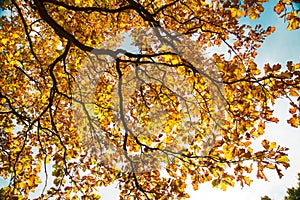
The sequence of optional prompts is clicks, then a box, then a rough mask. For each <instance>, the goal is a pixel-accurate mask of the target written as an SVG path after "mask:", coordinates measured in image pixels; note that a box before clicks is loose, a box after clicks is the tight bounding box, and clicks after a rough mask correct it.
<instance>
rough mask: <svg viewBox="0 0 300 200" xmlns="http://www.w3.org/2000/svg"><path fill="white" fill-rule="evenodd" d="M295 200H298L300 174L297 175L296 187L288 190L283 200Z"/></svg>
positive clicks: (299, 196) (299, 194) (299, 197)
mask: <svg viewBox="0 0 300 200" xmlns="http://www.w3.org/2000/svg"><path fill="white" fill-rule="evenodd" d="M297 199H300V173H298V187H297V188H294V187H292V188H288V190H287V196H285V197H284V200H297Z"/></svg>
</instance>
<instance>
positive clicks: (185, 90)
mask: <svg viewBox="0 0 300 200" xmlns="http://www.w3.org/2000/svg"><path fill="white" fill-rule="evenodd" d="M263 2H266V0H264V1H256V0H255V1H254V0H249V1H237V0H232V1H228V0H226V1H223V0H211V1H204V0H200V1H194V0H191V1H184V0H164V1H162V0H153V1H146V0H145V1H134V0H121V1H115V0H85V1H82V0H75V1H71V0H10V1H6V3H5V4H1V6H2V7H3V8H4V9H6V10H8V11H10V12H11V14H10V16H3V17H2V23H1V26H2V28H1V29H0V32H1V34H0V52H1V54H0V66H1V67H0V83H1V88H0V122H1V123H0V163H1V165H0V176H1V177H3V178H7V179H9V180H10V183H9V185H8V186H6V187H4V188H2V189H1V195H5V196H6V197H7V198H11V199H14V198H18V197H25V198H26V197H28V195H29V194H30V193H31V192H34V191H35V190H36V188H37V187H38V186H41V187H42V188H43V189H42V192H41V194H39V195H40V197H39V199H48V198H50V197H55V198H58V199H59V198H66V199H69V198H73V199H77V198H87V199H97V198H100V197H99V196H98V194H97V188H98V187H100V186H107V185H110V184H112V183H114V182H118V185H119V189H120V199H131V198H133V199H175V198H178V199H183V198H186V197H188V196H189V195H188V194H187V193H186V192H185V188H186V184H187V180H188V177H190V178H191V180H192V185H193V188H194V189H195V190H197V189H198V185H199V184H201V183H203V182H211V183H212V185H213V186H214V187H219V188H221V189H224V190H225V189H226V187H227V186H234V184H235V183H236V182H238V183H239V184H241V185H242V186H244V185H245V184H246V185H250V183H251V181H252V180H251V179H250V178H249V174H250V173H252V172H253V171H254V172H255V171H256V174H257V178H262V179H265V180H267V177H266V176H265V174H264V171H265V170H266V169H271V170H275V171H276V172H277V174H278V175H279V176H280V177H282V176H283V174H282V172H281V171H282V169H283V168H287V167H289V163H288V161H289V160H288V158H287V152H286V151H287V150H288V149H287V148H285V147H281V146H279V145H277V144H276V143H275V142H272V141H268V140H263V141H262V143H261V144H262V146H261V148H258V149H257V148H255V149H254V147H253V145H252V143H253V141H254V140H256V139H258V138H259V137H260V136H261V135H263V134H264V129H265V125H266V124H267V123H276V122H278V119H277V118H276V117H274V116H273V114H272V113H273V110H272V106H273V105H274V104H275V100H276V99H278V98H286V99H288V100H289V101H290V108H289V111H290V113H291V116H290V119H289V120H288V122H287V123H289V124H290V125H291V126H293V127H298V126H299V120H300V119H299V115H297V112H298V111H299V109H300V108H299V106H300V105H299V104H300V101H299V100H300V99H299V93H298V90H299V88H300V85H299V83H300V64H297V63H293V62H292V61H289V62H288V63H287V65H286V67H282V66H281V65H279V64H277V65H274V66H270V65H269V64H266V65H265V66H264V67H263V71H262V70H260V69H259V66H257V64H256V63H255V62H254V58H255V56H256V55H257V49H258V48H259V46H260V45H261V44H262V43H263V41H264V39H265V38H266V37H267V36H268V35H269V34H271V33H272V32H274V31H275V27H268V28H267V29H263V28H262V27H261V26H260V25H257V26H256V27H251V26H247V25H244V24H240V23H239V18H240V17H243V16H245V17H246V16H248V17H250V18H251V19H252V20H255V19H256V18H259V16H260V14H261V12H263V10H264V8H263ZM291 5H292V4H291V1H283V0H280V1H279V2H278V4H277V5H276V7H275V8H274V9H275V11H276V12H277V13H278V14H282V13H283V12H284V10H285V7H289V6H291ZM285 17H286V20H288V22H289V26H288V29H291V30H292V29H297V28H299V17H298V14H297V13H295V12H294V11H293V12H291V13H286V15H285ZM136 30H138V31H137V32H136ZM126 32H127V33H128V32H129V33H130V37H131V38H132V43H133V44H134V46H136V47H137V50H136V51H133V52H129V51H127V50H125V49H122V45H119V46H118V45H116V44H118V43H117V42H116V41H120V40H122V37H123V39H124V33H126ZM147 34H148V35H147ZM191 41H194V43H193V42H191ZM147 44H151V45H148V46H147ZM145 45H146V46H145ZM221 45H225V46H226V48H227V49H228V54H230V57H229V58H227V57H226V56H225V55H224V54H221V53H215V54H214V55H213V56H212V58H208V57H209V56H205V55H201V53H203V52H205V51H206V50H208V49H209V48H210V47H218V46H221ZM179 47H180V48H179ZM181 52H184V53H181ZM187 58H188V59H187ZM98 75H99V77H98ZM132 80H133V81H132ZM91 83H93V84H92V85H91ZM91 87H93V88H94V90H90V88H91ZM297 98H298V99H297ZM296 99H297V100H296ZM91 111H93V112H91ZM160 111H162V113H160ZM120 163H121V164H123V166H121V167H120V166H119V164H120Z"/></svg>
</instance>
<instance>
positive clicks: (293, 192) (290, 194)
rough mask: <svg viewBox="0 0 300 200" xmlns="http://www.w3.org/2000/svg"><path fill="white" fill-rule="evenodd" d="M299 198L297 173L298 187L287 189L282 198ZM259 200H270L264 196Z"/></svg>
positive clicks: (299, 185) (299, 189)
mask: <svg viewBox="0 0 300 200" xmlns="http://www.w3.org/2000/svg"><path fill="white" fill-rule="evenodd" d="M299 198H300V173H298V187H297V188H294V187H292V188H288V189H287V195H286V196H285V197H284V200H298V199H299ZM261 200H271V199H270V197H268V196H266V195H265V196H264V197H262V198H261Z"/></svg>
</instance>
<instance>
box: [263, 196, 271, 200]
mask: <svg viewBox="0 0 300 200" xmlns="http://www.w3.org/2000/svg"><path fill="white" fill-rule="evenodd" d="M261 200H271V199H270V197H268V196H263V197H262V198H261Z"/></svg>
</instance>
